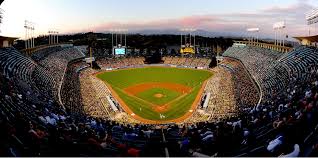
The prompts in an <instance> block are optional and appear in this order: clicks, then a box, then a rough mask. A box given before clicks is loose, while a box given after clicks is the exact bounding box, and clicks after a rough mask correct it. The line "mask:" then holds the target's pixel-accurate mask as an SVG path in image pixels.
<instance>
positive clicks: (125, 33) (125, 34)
mask: <svg viewBox="0 0 318 158" xmlns="http://www.w3.org/2000/svg"><path fill="white" fill-rule="evenodd" d="M125 47H126V48H127V32H125Z"/></svg>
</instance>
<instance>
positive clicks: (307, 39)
mask: <svg viewBox="0 0 318 158" xmlns="http://www.w3.org/2000/svg"><path fill="white" fill-rule="evenodd" d="M294 38H295V39H297V40H298V41H300V42H301V43H302V44H303V45H311V43H313V42H318V35H315V36H303V37H294Z"/></svg>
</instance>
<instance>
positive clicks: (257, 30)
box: [246, 28, 260, 32]
mask: <svg viewBox="0 0 318 158" xmlns="http://www.w3.org/2000/svg"><path fill="white" fill-rule="evenodd" d="M259 30H260V29H259V28H248V29H246V31H247V32H259Z"/></svg>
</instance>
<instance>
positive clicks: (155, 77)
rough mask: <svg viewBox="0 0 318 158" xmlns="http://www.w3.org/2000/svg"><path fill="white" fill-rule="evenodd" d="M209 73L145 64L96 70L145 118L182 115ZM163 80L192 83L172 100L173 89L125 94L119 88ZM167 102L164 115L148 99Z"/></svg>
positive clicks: (173, 117) (131, 107) (135, 111)
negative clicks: (187, 89)
mask: <svg viewBox="0 0 318 158" xmlns="http://www.w3.org/2000/svg"><path fill="white" fill-rule="evenodd" d="M211 76H212V73H211V72H209V71H205V70H194V69H180V68H168V67H167V68H165V67H147V68H137V69H123V70H116V71H109V72H105V73H102V74H98V75H97V77H98V78H100V79H101V80H103V81H105V82H107V83H108V84H109V85H110V86H112V88H113V89H114V90H115V91H116V93H117V94H118V95H119V97H120V98H121V99H122V100H123V101H124V102H125V103H126V104H127V105H128V106H129V108H130V109H131V110H132V111H133V112H134V113H135V114H136V115H139V116H141V117H143V118H145V119H149V120H171V119H175V118H179V117H181V116H183V115H184V114H185V113H186V112H188V111H189V109H190V107H191V105H192V103H193V101H194V100H195V98H196V96H197V94H198V92H199V90H200V88H201V86H202V84H203V82H204V81H205V80H206V79H208V78H209V77H211ZM149 82H165V83H177V84H183V85H185V86H188V87H192V91H191V92H190V93H189V94H187V95H186V96H183V97H182V98H180V99H178V100H176V98H178V97H179V96H180V95H181V94H179V93H178V92H175V91H173V90H167V89H164V88H158V89H156V88H153V89H149V90H146V91H144V92H140V93H138V94H137V96H131V95H128V94H127V93H126V92H125V91H124V90H123V89H125V88H127V87H130V86H133V85H137V84H142V83H149ZM157 92H163V93H164V95H166V96H167V98H162V99H158V98H155V97H154V96H153V95H154V94H155V93H157ZM170 101H172V103H171V106H170V109H169V110H168V111H165V112H163V113H161V114H163V115H165V118H164V119H161V118H160V114H159V113H158V112H156V111H154V110H153V108H152V107H151V106H150V105H149V103H148V102H151V103H153V104H159V105H160V104H164V103H167V102H170Z"/></svg>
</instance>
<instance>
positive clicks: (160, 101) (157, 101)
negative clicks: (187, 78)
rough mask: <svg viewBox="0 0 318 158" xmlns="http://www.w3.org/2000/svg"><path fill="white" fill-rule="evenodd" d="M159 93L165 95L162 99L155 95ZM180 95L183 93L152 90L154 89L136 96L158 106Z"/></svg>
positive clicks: (160, 89)
mask: <svg viewBox="0 0 318 158" xmlns="http://www.w3.org/2000/svg"><path fill="white" fill-rule="evenodd" d="M159 93H160V94H162V95H163V97H162V98H156V97H155V94H159ZM180 95H181V93H179V92H176V91H173V90H169V89H165V88H152V89H149V90H146V91H143V92H140V93H138V94H137V95H136V96H137V97H139V98H141V99H143V100H146V101H149V102H151V103H154V104H156V105H163V104H166V103H168V102H170V101H172V100H173V99H175V98H177V97H178V96H180Z"/></svg>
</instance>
